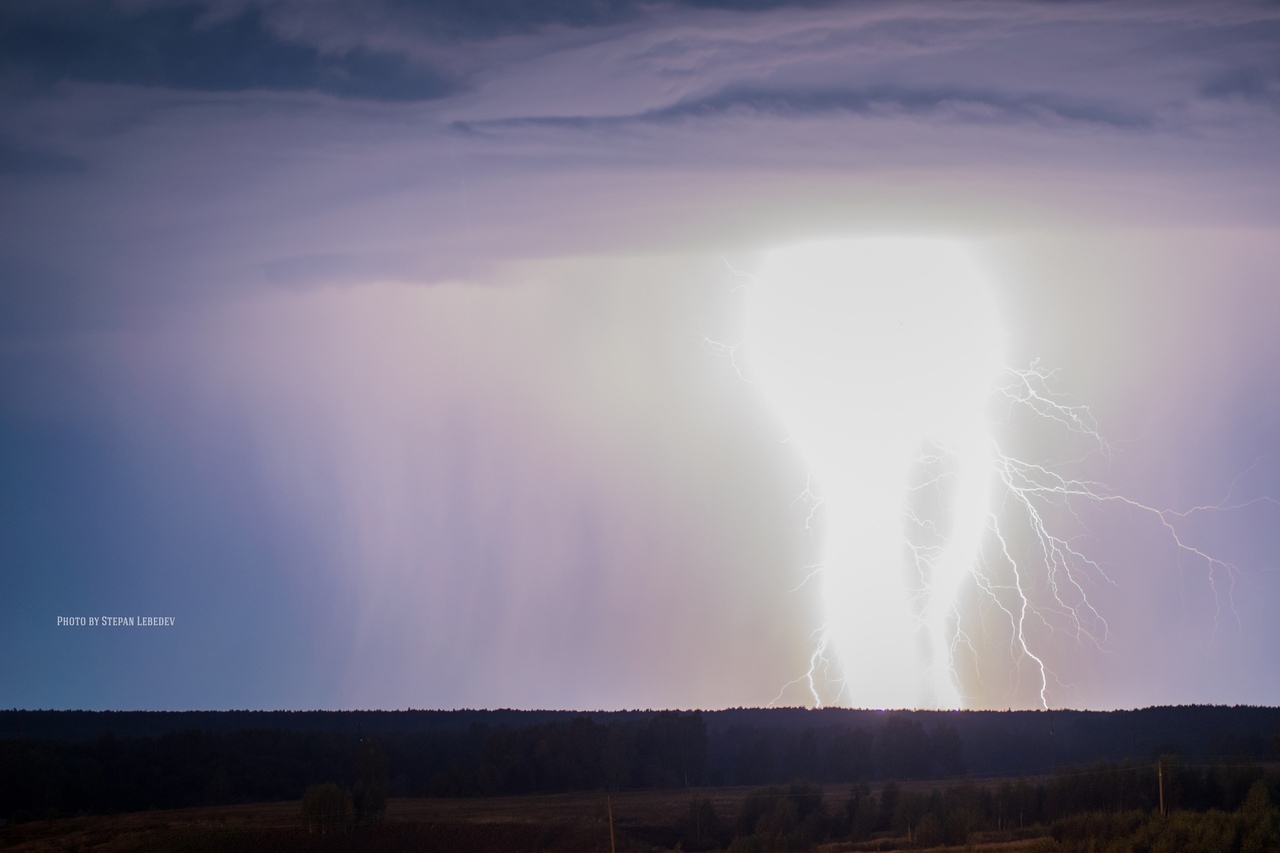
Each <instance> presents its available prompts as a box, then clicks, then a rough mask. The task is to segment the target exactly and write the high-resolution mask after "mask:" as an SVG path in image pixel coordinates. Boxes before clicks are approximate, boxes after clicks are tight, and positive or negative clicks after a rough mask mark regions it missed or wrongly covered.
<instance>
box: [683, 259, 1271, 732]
mask: <svg viewBox="0 0 1280 853" xmlns="http://www.w3.org/2000/svg"><path fill="white" fill-rule="evenodd" d="M730 270H731V272H733V274H734V275H735V276H737V277H738V278H739V279H746V280H748V281H749V283H748V284H746V285H743V284H738V286H737V287H736V288H735V290H737V289H743V290H745V292H746V294H747V302H748V322H747V331H746V334H745V336H744V338H743V339H742V340H741V341H740V342H739V343H738V344H734V345H726V344H720V343H716V342H714V341H708V343H709V345H711V346H712V347H713V348H714V349H715V351H717V352H718V353H720V354H721V355H723V356H724V357H726V358H727V359H728V360H729V362H730V364H732V366H733V368H734V370H735V371H736V372H737V374H738V376H739V377H741V378H742V379H743V380H744V381H747V382H750V383H751V384H752V385H753V386H755V387H756V388H757V389H759V390H760V391H761V392H762V393H763V394H764V395H765V396H766V397H768V398H769V400H770V402H771V403H772V404H773V406H774V408H775V410H776V411H777V412H778V414H779V417H780V419H781V420H782V422H783V423H784V425H786V427H787V428H788V432H789V437H788V441H790V440H792V439H794V440H795V442H796V443H797V444H798V445H799V446H800V448H801V450H802V451H803V452H804V454H805V456H806V458H807V459H808V462H809V466H810V473H809V479H808V482H807V483H806V487H805V490H804V492H803V493H802V494H801V495H800V496H799V497H797V501H803V502H804V503H805V504H807V506H808V507H809V514H808V518H807V520H806V523H805V526H806V529H817V528H821V531H822V534H823V537H824V540H825V542H824V553H823V557H822V560H821V561H819V562H817V563H815V564H812V565H808V566H805V567H804V568H803V569H802V573H803V577H802V579H801V580H800V581H799V583H798V584H797V585H796V587H795V589H797V590H798V589H800V588H802V587H804V586H806V585H807V584H809V583H811V582H813V581H815V580H820V581H821V583H822V593H821V597H822V601H823V607H824V616H823V620H822V622H821V626H820V627H819V628H818V629H817V630H816V631H815V632H814V634H813V650H812V653H811V655H810V657H809V663H808V668H807V671H806V672H804V673H803V674H802V675H801V676H799V677H798V678H797V679H795V680H793V681H792V682H790V683H788V684H787V685H785V686H784V687H783V688H782V689H781V690H780V691H779V693H778V697H777V698H776V699H775V702H777V701H781V700H782V698H783V696H784V695H785V694H786V693H787V691H788V690H790V689H791V688H793V687H795V686H796V685H803V686H804V687H805V688H807V691H808V694H809V697H810V699H811V701H812V704H813V705H815V706H818V707H821V706H822V705H825V704H838V703H849V704H858V705H864V706H871V707H902V706H908V707H910V706H914V707H919V706H935V707H960V706H962V705H964V704H965V696H964V694H963V693H962V692H961V687H960V676H959V674H958V672H957V670H956V658H957V655H958V654H959V653H960V652H961V650H967V651H968V652H970V656H971V657H972V658H973V659H974V662H975V667H976V662H977V658H978V654H977V650H976V648H975V646H974V642H973V638H972V636H971V633H970V630H969V629H967V628H966V625H967V624H969V620H971V619H972V618H973V617H971V616H970V615H968V614H966V613H962V612H961V607H960V604H961V601H960V593H961V591H962V588H963V589H969V590H971V591H974V592H976V593H977V594H978V596H979V600H980V601H981V602H984V604H983V605H982V609H983V610H984V611H986V612H990V613H992V614H999V618H1000V619H1001V620H1002V621H1003V622H1004V623H1005V624H1006V625H1007V632H1008V633H1007V636H1008V637H1009V649H1008V651H1009V655H1010V658H1011V662H1012V664H1013V672H1014V674H1015V676H1016V674H1017V673H1018V672H1021V671H1022V670H1023V669H1024V668H1029V669H1030V671H1031V672H1033V673H1034V674H1035V678H1036V680H1037V682H1038V684H1037V685H1036V687H1037V688H1038V696H1039V701H1040V704H1041V705H1042V706H1043V707H1046V708H1048V707H1049V706H1050V704H1051V701H1052V699H1053V698H1054V695H1055V690H1056V689H1057V688H1058V687H1067V685H1062V684H1061V683H1060V682H1059V681H1058V679H1057V678H1056V676H1055V675H1054V673H1053V671H1052V670H1051V669H1050V667H1049V665H1048V663H1047V654H1046V652H1045V651H1043V650H1042V646H1041V641H1040V640H1038V638H1039V637H1042V636H1052V635H1054V634H1057V633H1061V632H1064V631H1065V632H1067V633H1068V634H1069V635H1070V636H1071V638H1072V639H1073V640H1074V641H1075V642H1077V643H1087V644H1092V645H1094V646H1096V647H1097V648H1099V649H1102V650H1106V648H1107V644H1108V640H1109V637H1110V627H1109V625H1108V623H1107V620H1106V619H1105V618H1104V617H1103V615H1102V613H1101V612H1100V611H1099V610H1098V609H1097V607H1095V606H1094V604H1093V603H1092V601H1091V600H1090V596H1089V590H1090V589H1091V588H1093V587H1095V586H1096V585H1098V584H1112V583H1114V581H1113V580H1112V578H1111V577H1110V576H1109V574H1108V572H1107V571H1106V570H1105V569H1104V566H1103V564H1102V563H1101V562H1100V561H1099V560H1098V559H1097V558H1095V557H1093V556H1091V555H1090V553H1089V549H1088V548H1087V547H1086V546H1085V545H1084V544H1082V542H1081V540H1082V539H1083V538H1084V537H1085V535H1086V534H1087V524H1086V522H1085V519H1084V518H1083V516H1082V514H1081V510H1082V509H1083V507H1085V506H1092V507H1095V508H1101V507H1105V506H1108V505H1118V506H1120V507H1123V508H1124V509H1126V510H1130V511H1133V512H1136V513H1139V514H1140V515H1143V516H1146V517H1148V518H1150V519H1152V520H1153V521H1154V522H1155V523H1156V524H1157V525H1159V529H1160V530H1162V531H1163V533H1164V534H1165V535H1166V536H1167V537H1168V539H1169V541H1170V542H1171V543H1172V545H1173V546H1174V548H1175V549H1176V553H1177V554H1178V555H1179V556H1180V557H1189V558H1192V559H1194V560H1196V561H1198V562H1199V563H1200V564H1201V565H1203V566H1204V567H1205V568H1206V570H1207V574H1208V581H1209V583H1210V584H1211V586H1212V588H1213V590H1214V594H1215V602H1216V607H1217V608H1218V612H1219V614H1220V613H1221V611H1222V610H1223V608H1224V607H1225V608H1226V609H1227V610H1229V611H1230V612H1231V613H1232V614H1233V615H1234V614H1235V608H1234V602H1233V600H1232V596H1233V593H1234V587H1235V583H1236V581H1237V579H1238V578H1239V576H1240V571H1239V569H1238V568H1237V567H1236V566H1234V565H1233V564H1231V563H1230V562H1228V561H1225V560H1223V559H1220V558H1218V557H1216V556H1214V555H1213V554H1212V553H1210V552H1209V551H1207V550H1205V549H1203V548H1201V547H1198V546H1196V545H1195V544H1193V543H1192V542H1191V541H1189V539H1188V538H1187V536H1186V535H1185V534H1184V532H1183V531H1182V530H1180V522H1182V521H1185V520H1186V519H1187V518H1189V517H1190V516H1192V515H1194V514H1196V513H1205V512H1225V511H1231V510H1235V509H1242V508H1244V507H1248V506H1251V505H1254V504H1258V503H1264V502H1265V503H1270V504H1272V505H1277V506H1280V504H1277V502H1276V501H1275V500H1273V499H1271V498H1267V497H1263V498H1254V499H1251V500H1247V501H1236V502H1232V496H1233V494H1234V492H1235V489H1236V484H1235V483H1233V484H1232V487H1231V489H1230V490H1229V491H1228V494H1227V496H1226V498H1225V499H1224V500H1223V501H1221V502H1219V503H1216V504H1208V505H1202V506H1195V507H1192V508H1190V509H1187V510H1180V511H1178V510H1170V509H1162V508H1159V507H1155V506H1152V505H1149V504H1146V503H1143V502H1141V501H1139V500H1136V499H1134V498H1131V497H1128V496H1125V495H1122V494H1119V493H1116V492H1114V491H1112V490H1111V489H1109V488H1108V487H1107V486H1106V485H1105V484H1104V483H1101V482H1097V481H1094V480H1089V479H1079V478H1075V477H1073V476H1071V475H1069V474H1067V473H1063V472H1064V471H1065V470H1070V469H1071V467H1072V465H1070V464H1068V465H1052V464H1049V463H1038V462H1033V461H1027V460H1025V459H1022V458H1019V457H1017V456H1015V455H1011V454H1010V453H1007V452H1005V450H1004V449H1003V447H1002V445H1001V442H1000V441H999V440H997V438H996V435H995V433H996V431H995V430H994V429H993V428H992V426H993V425H992V421H991V412H992V411H993V410H995V409H996V408H999V409H1000V410H1002V411H1003V413H1004V416H1005V417H1004V420H1006V421H1007V422H1010V423H1011V422H1012V417H1013V415H1015V414H1017V415H1019V416H1021V417H1028V416H1029V418H1030V419H1031V420H1032V421H1034V422H1035V423H1037V424H1039V425H1040V426H1039V427H1038V429H1039V430H1041V431H1042V432H1043V431H1044V430H1045V429H1056V430H1060V431H1065V432H1066V433H1068V434H1071V435H1073V436H1075V437H1076V438H1077V439H1079V440H1082V441H1084V442H1086V443H1087V444H1088V445H1089V455H1095V456H1098V455H1100V456H1101V457H1102V458H1103V459H1108V460H1109V459H1110V458H1111V456H1112V447H1111V446H1110V445H1109V444H1108V443H1107V441H1106V440H1105V439H1104V438H1103V437H1102V435H1101V433H1100V431H1099V429H1098V426H1097V423H1096V421H1095V420H1094V417H1093V415H1092V413H1091V412H1090V410H1089V408H1088V407H1087V406H1085V405H1081V404H1078V403H1075V402H1073V401H1071V400H1070V399H1069V398H1067V397H1066V396H1065V395H1063V394H1061V393H1059V392H1057V391H1056V390H1055V385H1056V382H1057V377H1056V376H1055V374H1054V372H1053V371H1050V370H1047V369H1045V368H1043V367H1041V366H1040V364H1039V363H1038V362H1033V363H1032V364H1031V365H1030V366H1028V367H1025V368H1009V367H1008V366H1006V365H1004V364H1003V356H1002V352H1003V350H1002V347H1001V344H1000V339H1001V337H1002V332H1001V330H1000V329H999V326H998V323H997V322H995V320H994V317H995V314H996V312H994V310H993V309H992V303H991V302H990V301H989V293H988V291H987V288H986V286H985V282H984V281H982V276H981V274H980V272H979V271H977V270H976V267H975V266H974V265H973V264H972V262H971V260H970V259H969V257H968V256H967V253H966V252H965V251H963V250H960V249H957V247H956V246H955V244H949V243H940V242H938V241H912V240H896V241H895V240H878V241H853V242H846V243H834V244H833V243H824V244H810V245H807V246H800V247H792V248H789V249H787V250H782V251H779V252H776V253H774V254H773V255H772V256H771V257H770V259H769V260H768V262H766V264H765V270H764V271H763V273H762V274H761V276H760V277H759V278H755V277H751V276H746V275H745V274H744V273H740V272H738V271H737V270H734V269H732V267H730ZM966 300H967V301H966ZM984 300H986V301H984ZM744 353H745V356H746V357H745V358H743V357H742V356H743V354H744ZM993 404H998V406H996V405H993ZM913 448H914V449H913ZM1238 480H1239V478H1237V482H1238ZM1224 582H1225V585H1226V589H1225V591H1224V595H1219V592H1220V588H1219V585H1220V584H1222V583H1224ZM1236 618H1237V620H1238V619H1239V617H1238V615H1237V616H1236ZM978 622H979V624H980V625H981V624H983V619H982V615H981V614H979V615H978ZM1215 624H1216V622H1215ZM976 671H977V674H978V677H979V678H981V670H976Z"/></svg>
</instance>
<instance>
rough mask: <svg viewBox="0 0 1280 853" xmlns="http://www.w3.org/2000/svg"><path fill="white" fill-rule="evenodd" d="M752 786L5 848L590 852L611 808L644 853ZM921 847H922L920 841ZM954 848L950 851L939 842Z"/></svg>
mask: <svg viewBox="0 0 1280 853" xmlns="http://www.w3.org/2000/svg"><path fill="white" fill-rule="evenodd" d="M752 790H753V789H750V788H702V789H696V790H688V789H678V790H668V791H624V792H619V793H614V794H612V795H610V796H609V797H608V798H606V796H605V795H604V794H601V793H580V794H555V795H546V796H523V797H495V798H477V799H393V800H391V801H390V803H389V804H388V806H387V813H386V818H385V820H384V821H382V822H381V823H379V824H376V825H372V826H362V827H355V828H352V829H350V830H348V831H346V832H342V833H338V834H331V835H318V834H313V833H308V831H307V829H306V827H305V826H304V825H303V823H302V819H301V811H300V807H299V804H298V803H297V802H279V803H255V804H247V805H237V806H221V807H208V808H195V809H173V810H166V811H150V812H139V813H133V814H122V815H112V816H95V817H67V818H58V819H53V820H39V821H31V822H27V823H22V824H18V825H14V826H9V827H5V828H3V829H0V850H5V851H11V850H12V851H26V850H30V851H34V850H67V851H73V850H74V851H100V853H116V851H138V850H173V851H192V852H193V853H195V852H196V851H238V850H268V851H272V853H291V851H329V850H335V851H336V850H353V849H354V850H368V851H407V850H423V851H481V853H485V852H486V851H494V853H497V851H503V853H511V852H512V851H530V853H535V852H536V851H548V853H552V851H555V853H559V851H564V853H578V851H582V853H587V851H593V853H595V852H596V851H608V850H610V837H609V811H610V809H612V813H613V823H614V844H615V846H616V849H617V850H618V851H626V853H640V851H658V850H673V849H676V847H677V844H678V842H679V841H680V830H679V826H680V821H681V819H682V818H683V816H684V815H685V814H686V813H687V810H688V806H689V801H690V800H691V799H692V798H694V797H698V798H706V799H709V800H710V801H711V802H712V804H713V805H714V807H715V810H716V812H717V813H718V814H720V815H722V816H723V818H724V819H726V820H729V821H732V819H733V816H734V815H735V814H736V813H737V811H738V808H739V807H740V805H741V803H742V801H743V799H744V798H745V797H746V796H747V795H748V794H749V793H750V792H751V791H752ZM847 794H848V786H845V785H840V786H830V787H829V788H828V789H827V790H826V791H825V796H826V799H827V801H828V806H829V807H830V808H837V807H839V804H840V803H841V802H842V801H843V799H844V797H846V796H847ZM906 841H907V840H906V839H905V838H904V839H891V838H881V839H877V840H876V841H872V842H864V843H861V844H851V843H842V844H833V845H825V846H823V847H821V848H819V849H821V850H823V851H826V853H843V851H871V850H879V851H889V850H898V849H906V848H907V847H908V845H907V843H906ZM1036 843H1037V842H1036V841H1035V840H1034V839H1031V840H1014V839H1013V838H1012V837H1011V836H1009V835H1008V834H1005V835H1003V836H1000V835H993V836H991V837H986V838H979V837H975V838H974V839H973V843H972V844H971V845H969V846H968V847H967V848H956V849H978V850H981V849H986V850H1018V849H1026V848H1027V847H1029V846H1034V844H1036ZM916 849H918V848H916ZM937 849H945V848H937Z"/></svg>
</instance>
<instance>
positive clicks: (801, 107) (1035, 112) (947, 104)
mask: <svg viewBox="0 0 1280 853" xmlns="http://www.w3.org/2000/svg"><path fill="white" fill-rule="evenodd" d="M734 112H748V113H757V114H762V115H773V116H778V117H782V118H798V117H803V116H806V115H827V114H831V113H847V114H852V115H858V116H867V117H875V116H904V115H905V116H912V117H919V118H930V117H936V118H944V119H945V118H950V119H956V120H961V121H974V122H979V123H1012V122H1033V123H1042V124H1048V123H1073V124H1074V123H1083V124H1089V125H1098V126H1107V127H1113V128H1120V129H1126V130H1128V129H1140V128H1145V127H1149V126H1151V125H1152V124H1153V123H1154V117H1153V116H1151V115H1148V114H1145V113H1143V112H1140V111H1138V110H1137V109H1135V108H1133V107H1119V106H1113V105H1108V104H1104V103H1098V102H1088V101H1076V100H1072V99H1069V98H1061V97H1056V96H1053V95H1046V94H1018V93H1010V92H998V91H978V90H965V89H958V88H957V89H946V88H938V89H907V88H890V87H879V88H870V89H800V88H796V89H763V88H744V87H733V88H728V89H724V90H721V91H719V92H716V93H714V94H711V95H707V96H705V97H700V98H692V99H688V100H682V101H678V102H676V103H674V104H671V105H670V106H665V107H661V108H658V109H652V110H645V111H643V112H638V113H634V114H631V115H614V116H538V117H528V118H510V119H500V120H496V121H492V122H471V123H469V122H459V123H458V127H459V129H464V130H465V129H470V128H473V127H480V126H484V125H486V124H487V125H498V126H501V125H546V126H553V127H598V126H603V125H613V124H629V123H658V124H660V123H666V122H673V121H681V120H685V119H690V118H717V117H720V116H722V115H725V114H727V113H734Z"/></svg>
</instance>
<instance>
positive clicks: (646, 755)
mask: <svg viewBox="0 0 1280 853" xmlns="http://www.w3.org/2000/svg"><path fill="white" fill-rule="evenodd" d="M371 748H372V749H375V750H377V751H378V752H379V754H380V756H381V758H379V766H385V768H386V771H385V779H384V780H381V781H380V782H379V784H380V785H384V787H385V790H386V792H387V794H388V795H389V796H392V797H421V796H434V797H465V796H495V795H521V794H539V793H559V792H568V791H591V790H622V789H645V788H694V787H720V786H758V785H776V784H786V783H789V782H791V781H793V780H798V779H803V780H808V781H810V782H814V783H823V784H841V783H849V784H853V783H872V782H884V781H887V780H901V781H909V780H929V779H934V780H937V779H959V778H962V777H965V776H984V777H1007V778H1013V777H1019V776H1021V777H1026V776H1044V775H1048V774H1052V773H1054V772H1055V771H1059V770H1061V769H1062V768H1063V767H1068V766H1086V765H1092V764H1098V763H1101V762H1113V763H1114V762H1128V763H1129V764H1130V765H1132V766H1140V765H1145V764H1150V763H1151V762H1153V761H1155V760H1157V759H1158V758H1159V757H1170V756H1173V757H1178V759H1179V760H1180V761H1181V763H1184V764H1189V763H1196V762H1199V763H1205V762H1209V763H1218V764H1220V763H1232V762H1235V763H1239V762H1241V761H1249V762H1258V761H1263V760H1268V759H1274V758H1276V757H1277V756H1278V755H1280V709H1277V708H1258V707H1251V706H1235V707H1226V706H1181V707H1165V708H1152V709H1144V710H1142V711H1135V712H1081V711H1067V712H1063V711H1053V712H1048V711H1003V712H1001V711H968V712H941V711H914V712H913V711H897V712H879V711H856V710H848V709H822V710H806V709H785V708H784V709H732V710H728V711H712V712H699V711H692V712H680V711H659V712H602V713H597V714H573V713H572V712H521V711H505V712H504V711H496V712H485V711H472V712H456V711H434V712H428V711H423V712H417V711H387V712H379V711H356V712H352V711H336V712H76V711H2V712H0V818H5V819H15V820H18V819H25V818H28V817H31V816H36V815H56V814H79V813H110V812H122V811H140V810H147V809H153V808H176V807H184V806H200V805H222V804H231V803H244V802H261V801H268V800H289V799H298V798H299V797H301V795H302V793H303V791H304V790H305V789H306V788H307V787H308V786H310V785H314V784H324V783H335V784H338V785H348V786H349V785H352V784H354V780H355V777H356V771H355V767H356V766H357V764H358V758H359V756H360V755H361V754H367V752H368V750H369V749H371Z"/></svg>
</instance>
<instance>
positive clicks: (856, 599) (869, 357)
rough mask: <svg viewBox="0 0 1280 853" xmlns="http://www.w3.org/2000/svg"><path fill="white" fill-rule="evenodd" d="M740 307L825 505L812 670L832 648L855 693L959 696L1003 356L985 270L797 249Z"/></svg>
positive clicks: (964, 255)
mask: <svg viewBox="0 0 1280 853" xmlns="http://www.w3.org/2000/svg"><path fill="white" fill-rule="evenodd" d="M746 315H747V316H746V338H745V343H746V346H747V350H748V357H749V359H750V370H751V374H752V378H753V379H754V380H755V381H756V382H758V383H759V385H760V386H761V387H762V389H763V390H764V392H765V394H766V395H767V396H768V397H769V398H770V400H771V401H772V402H773V404H774V406H775V407H776V409H777V411H778V415H779V417H780V419H781V420H782V421H783V423H784V424H785V426H786V428H787V429H788V430H789V432H790V434H791V436H792V438H793V439H794V440H795V441H796V442H797V443H798V444H799V446H800V447H801V449H802V451H803V452H804V454H805V456H806V457H807V458H808V460H809V463H810V466H811V471H812V476H813V478H814V480H816V483H817V489H818V493H819V497H820V499H821V501H822V508H823V511H824V516H825V548H824V553H823V559H822V563H821V565H820V567H819V568H820V575H821V579H822V599H823V606H824V610H825V612H824V619H825V622H824V626H825V627H824V629H823V636H822V639H821V641H820V645H819V648H818V652H817V653H816V655H815V666H816V665H817V664H818V662H819V660H820V659H822V657H823V655H824V654H826V653H828V652H829V653H831V654H833V655H834V659H835V661H836V662H837V664H838V665H839V667H840V670H841V680H842V682H843V685H844V688H845V689H846V690H847V691H848V693H847V696H846V697H843V698H846V699H849V700H852V701H854V702H856V703H857V704H862V705H869V706H875V707H913V706H919V705H936V706H944V707H956V706H958V705H960V704H961V696H960V692H959V688H958V686H957V684H956V681H955V678H954V676H953V674H952V669H951V651H950V650H951V644H952V641H953V637H954V635H955V631H954V624H953V615H954V611H955V603H956V594H957V592H958V591H959V589H960V586H961V584H962V582H963V581H964V580H965V578H966V577H967V576H968V574H969V572H970V571H971V569H972V567H973V566H974V564H975V562H976V561H977V559H978V555H979V550H980V547H981V544H982V539H983V534H984V531H985V528H986V519H987V514H988V507H989V506H990V493H991V484H992V480H993V475H994V468H993V461H994V447H993V443H992V440H991V437H990V435H989V432H988V418H987V407H988V405H989V403H990V401H991V399H992V394H993V391H994V390H995V383H996V380H997V377H998V376H999V375H1000V373H1001V369H1002V357H1003V352H1002V343H1003V335H1002V332H1001V328H1000V322H999V317H998V312H997V310H996V306H995V302H994V300H993V297H992V294H991V292H990V288H989V286H988V285H987V282H986V279H985V277H984V275H983V273H982V271H981V270H980V268H979V267H978V265H977V263H976V262H975V260H974V258H973V257H972V255H971V254H970V253H969V252H967V251H966V249H965V247H964V246H963V245H961V244H959V243H955V242H949V241H942V240H928V239H901V238H896V239H894V238H880V239H865V240H856V241H847V242H823V243H808V244H802V245H796V246H791V247H787V248H784V249H780V250H777V251H774V252H772V253H770V254H769V255H768V257H767V258H766V259H765V262H764V264H763V268H762V270H761V273H760V277H759V281H758V282H756V283H755V284H753V285H752V287H751V288H750V296H749V298H748V306H747V312H746ZM922 477H924V478H925V479H927V480H928V481H929V482H930V483H931V485H932V486H934V487H935V491H936V492H937V496H936V497H937V501H936V506H935V510H936V511H935V512H934V514H933V516H932V518H931V520H925V523H926V524H927V525H928V526H929V527H930V528H931V529H933V530H935V531H942V541H941V544H940V545H939V546H938V547H936V548H934V549H933V550H932V552H931V554H930V555H929V558H928V559H924V560H921V559H909V556H910V554H911V550H912V549H911V547H910V545H911V543H912V542H913V541H918V540H916V539H913V537H912V536H911V534H910V531H908V529H907V525H908V522H909V520H913V519H914V520H915V521H916V522H920V521H921V519H920V518H919V517H918V516H917V514H916V506H915V502H913V501H912V499H911V498H912V491H913V487H918V486H919V485H920V480H921V478H922ZM916 556H917V557H919V556H920V555H919V554H918V553H917V555H916ZM922 673H923V674H924V677H923V678H922V677H921V675H922ZM811 687H813V689H814V701H815V702H816V703H818V704H821V701H822V700H821V697H820V696H819V695H818V692H817V688H816V687H814V686H813V682H812V679H811ZM842 692H843V691H842Z"/></svg>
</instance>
